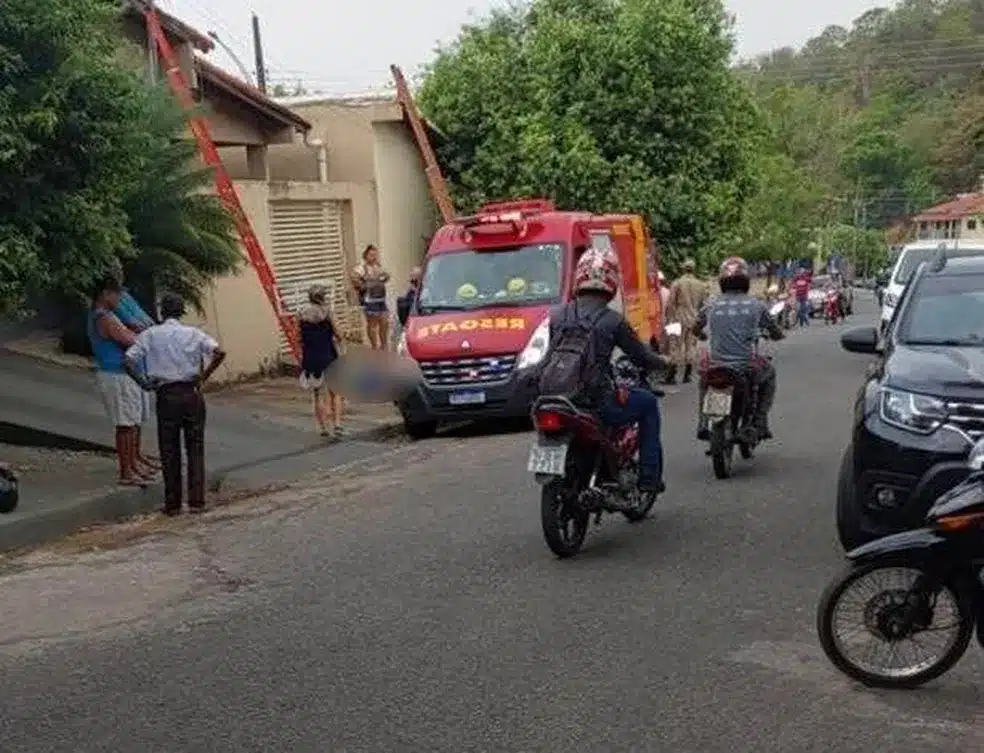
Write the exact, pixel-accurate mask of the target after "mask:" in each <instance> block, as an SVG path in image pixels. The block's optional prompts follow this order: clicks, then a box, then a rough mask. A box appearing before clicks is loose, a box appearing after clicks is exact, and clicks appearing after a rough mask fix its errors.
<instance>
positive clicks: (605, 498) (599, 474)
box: [527, 356, 663, 559]
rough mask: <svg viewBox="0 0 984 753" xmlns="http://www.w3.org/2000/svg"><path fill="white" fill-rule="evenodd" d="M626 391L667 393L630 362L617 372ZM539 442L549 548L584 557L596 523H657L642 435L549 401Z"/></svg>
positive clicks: (538, 406)
mask: <svg viewBox="0 0 984 753" xmlns="http://www.w3.org/2000/svg"><path fill="white" fill-rule="evenodd" d="M614 371H615V376H616V382H617V383H618V384H619V386H629V385H632V386H642V387H645V388H647V389H651V390H652V391H653V392H654V393H656V394H657V395H662V394H663V393H662V392H661V391H660V390H659V389H656V388H654V387H652V386H651V382H650V381H649V380H647V379H644V378H643V377H642V375H641V374H640V373H639V372H638V370H637V369H635V367H633V366H632V364H631V362H629V360H628V358H626V357H625V356H622V357H620V358H619V359H618V360H617V361H616V362H615V364H614ZM532 414H533V424H534V426H535V428H536V432H537V435H536V439H535V440H534V442H533V445H532V447H531V448H530V455H529V462H528V463H527V470H528V471H529V472H530V473H533V474H534V477H535V479H536V481H537V483H538V484H540V485H541V487H542V490H541V493H540V522H541V525H542V527H543V537H544V539H545V540H546V543H547V546H548V547H549V548H550V551H552V552H553V553H554V554H555V555H557V556H558V557H560V558H562V559H564V558H568V557H573V556H574V555H575V554H577V553H578V552H579V551H580V550H581V546H582V545H583V543H584V539H585V536H586V535H587V532H588V526H589V524H590V522H591V516H592V515H594V516H595V524H596V525H597V524H598V523H600V522H601V519H602V516H603V515H604V514H605V513H616V514H621V515H623V516H624V517H625V518H626V519H628V520H629V521H630V522H632V523H638V522H640V521H642V520H644V519H645V518H646V516H647V515H649V512H650V510H652V507H653V505H654V504H655V502H656V497H657V494H656V493H655V492H640V491H639V489H638V488H637V484H638V480H639V428H638V427H637V426H635V425H630V426H626V427H623V428H620V429H609V428H607V427H605V426H603V425H602V424H601V422H600V421H599V420H598V418H597V417H596V416H595V415H594V414H592V413H590V412H588V411H585V410H583V409H582V408H579V407H577V406H576V405H574V404H573V403H572V402H571V401H570V400H568V399H567V398H564V397H551V396H543V397H540V398H538V399H537V400H536V401H535V402H534V403H533V408H532Z"/></svg>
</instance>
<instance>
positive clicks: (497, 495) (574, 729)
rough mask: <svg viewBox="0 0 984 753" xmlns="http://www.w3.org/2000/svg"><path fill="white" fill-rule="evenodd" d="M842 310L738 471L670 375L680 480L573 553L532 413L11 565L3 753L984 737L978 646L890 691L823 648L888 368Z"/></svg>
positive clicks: (716, 746)
mask: <svg viewBox="0 0 984 753" xmlns="http://www.w3.org/2000/svg"><path fill="white" fill-rule="evenodd" d="M867 312H868V313H859V314H858V315H856V316H855V320H862V319H869V318H873V313H872V312H873V309H872V308H871V307H870V305H869V306H868V307H867ZM842 329H843V328H842V327H824V325H823V324H822V323H821V324H819V325H814V326H813V327H812V328H811V329H810V330H807V331H803V332H796V333H794V334H792V336H791V337H790V338H789V339H788V340H787V341H786V342H784V343H782V344H781V345H780V346H779V352H778V356H777V363H778V368H779V377H780V387H779V397H778V404H777V409H776V412H775V416H774V425H775V429H776V432H777V435H778V436H779V439H778V440H777V441H776V442H775V443H773V444H772V445H771V446H768V447H763V448H762V449H761V451H760V453H759V455H758V457H756V458H755V459H754V461H752V462H751V463H749V464H747V466H745V467H742V468H741V470H740V473H739V475H738V476H737V477H736V478H734V479H732V480H730V481H727V482H721V481H716V480H714V479H713V478H712V474H711V470H710V464H709V461H708V459H707V458H706V457H705V456H704V454H703V449H702V447H701V446H699V445H698V444H697V443H696V442H695V441H693V439H692V432H693V416H692V410H693V406H694V402H695V400H694V398H693V395H692V390H691V389H690V388H686V389H685V390H684V391H682V392H680V393H677V394H674V395H670V396H668V398H667V400H666V402H665V441H666V444H667V460H668V472H667V481H668V484H669V490H668V493H667V495H666V497H665V498H664V499H663V500H661V502H660V503H659V505H658V508H657V509H656V510H655V513H654V515H653V517H652V519H651V520H649V521H647V522H646V523H643V524H642V525H639V526H631V525H629V524H627V523H625V522H621V521H616V520H615V519H614V518H612V519H611V521H610V522H608V523H606V524H604V525H603V526H602V527H601V528H599V529H596V530H595V531H594V532H593V533H592V534H591V535H590V538H589V541H588V544H587V547H586V549H585V551H584V552H583V554H582V555H581V556H580V557H578V558H577V559H575V560H572V561H566V562H560V561H557V560H555V559H554V558H553V557H552V556H551V555H550V554H549V552H548V551H547V549H546V547H545V546H544V544H543V542H542V540H541V536H540V531H539V522H538V514H537V489H536V487H535V486H534V484H533V483H532V482H531V481H530V480H529V479H528V478H527V477H526V474H525V472H524V461H525V453H526V451H527V445H528V435H526V434H519V433H513V434H500V435H495V436H481V435H468V434H458V435H456V436H453V437H445V438H441V439H437V440H434V441H432V442H426V443H422V444H418V445H413V446H410V447H393V446H381V447H380V451H379V455H378V457H376V458H375V459H374V460H371V461H366V462H361V463H355V464H353V465H351V466H350V467H349V468H348V469H347V470H346V471H345V472H343V473H340V474H336V475H335V476H333V477H332V478H330V479H321V480H310V481H308V482H307V483H305V484H303V485H301V486H300V487H298V488H295V489H291V490H286V491H283V492H280V493H278V494H276V495H273V496H272V497H270V498H266V499H263V500H257V501H254V502H250V503H243V505H241V506H240V507H237V508H236V509H234V510H227V511H223V512H218V513H214V514H212V515H210V516H209V517H208V518H206V519H204V520H198V521H196V522H194V523H191V524H182V525H178V524H175V525H174V526H172V527H170V528H162V529H161V535H160V536H157V537H153V538H148V539H144V540H142V541H138V542H136V543H131V544H129V545H127V546H122V547H118V548H116V547H114V546H110V545H107V548H106V549H105V550H104V551H100V552H95V553H89V554H79V553H77V552H76V551H75V550H73V549H72V548H71V546H69V545H66V546H64V547H58V548H53V549H51V550H49V551H47V552H40V553H37V554H34V555H31V556H30V557H28V558H27V559H25V560H23V561H22V562H21V563H20V565H19V566H17V567H10V568H8V571H7V572H6V574H5V575H4V577H3V578H2V580H0V599H2V603H3V604H4V609H3V614H2V615H0V677H2V680H0V683H2V688H3V695H2V699H0V700H2V706H0V708H2V714H0V740H2V748H3V750H4V751H11V752H12V753H13V752H14V751H17V752H22V751H23V752H31V753H34V752H38V753H40V751H64V752H65V753H80V752H82V751H126V752H129V751H134V752H138V751H139V752H140V753H156V752H157V751H161V752H162V753H163V752H165V751H167V752H168V753H175V752H176V751H239V752H242V751H298V752H302V751H303V752H307V751H311V752H312V753H362V752H364V751H365V752H368V751H371V752H373V753H383V752H389V751H410V752H416V751H420V753H445V752H446V753H466V752H470V751H475V752H479V751H481V752H486V751H503V752H510V753H512V752H516V753H519V752H522V753H529V752H532V751H549V752H551V753H552V752H553V751H570V750H576V751H578V752H579V753H589V752H595V751H597V752H598V753H614V752H622V751H626V752H633V753H634V752H635V751H640V752H641V751H672V752H673V753H737V752H739V751H755V752H756V753H772V752H774V753H811V752H813V751H816V752H817V753H820V752H821V751H822V752H823V753H831V752H836V753H851V752H853V751H858V752H860V751H864V752H865V753H869V751H872V750H878V749H890V750H892V751H893V753H916V752H917V751H918V753H936V752H939V753H943V751H946V753H961V752H963V751H967V752H970V751H975V752H977V751H980V750H981V749H982V746H984V713H982V712H981V705H982V700H984V698H982V695H984V694H982V684H981V682H980V679H979V678H980V676H981V670H982V669H984V665H982V663H981V661H980V658H979V655H978V654H979V649H977V648H976V646H972V647H971V650H970V652H969V653H968V655H967V657H965V659H964V660H963V661H962V662H961V664H960V665H959V666H958V667H957V668H956V670H954V671H953V672H951V673H950V674H949V675H947V676H946V677H944V678H943V679H942V680H940V681H938V682H937V683H935V684H933V685H932V686H929V687H927V688H925V689H923V690H921V691H917V692H910V693H895V694H891V693H880V692H872V691H868V690H864V689H860V688H858V687H855V686H853V685H851V684H850V683H849V682H848V681H846V680H844V679H843V678H841V677H840V676H839V675H838V674H837V673H836V672H835V671H834V670H833V669H831V668H830V667H829V666H828V665H827V663H826V661H825V660H824V659H823V657H822V655H821V653H820V651H819V648H818V646H817V642H816V638H815V633H814V628H813V619H814V607H815V604H816V599H817V596H818V594H819V592H820V590H821V589H822V587H823V585H824V583H825V581H826V580H827V579H828V578H829V577H830V576H831V575H832V574H833V573H834V572H836V570H837V569H838V567H839V566H840V564H841V555H840V553H839V550H838V548H837V546H836V543H835V538H834V531H833V521H832V504H833V499H832V497H833V487H834V480H835V474H836V470H837V464H838V460H839V457H840V453H841V452H842V450H843V447H844V444H845V441H846V440H847V437H848V426H849V417H850V410H851V404H852V401H853V396H854V391H855V389H856V387H857V385H858V383H859V381H860V379H861V376H862V374H863V371H864V368H865V365H866V361H865V359H864V358H859V357H855V356H849V355H847V354H845V353H842V352H841V351H840V349H839V347H838V345H837V335H838V333H839V332H840V331H841V330H842Z"/></svg>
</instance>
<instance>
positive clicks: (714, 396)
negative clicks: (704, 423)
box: [704, 389, 731, 418]
mask: <svg viewBox="0 0 984 753" xmlns="http://www.w3.org/2000/svg"><path fill="white" fill-rule="evenodd" d="M704 415H705V416H713V417H715V418H723V417H724V416H730V415H731V390H712V389H709V390H708V391H707V394H705V395H704Z"/></svg>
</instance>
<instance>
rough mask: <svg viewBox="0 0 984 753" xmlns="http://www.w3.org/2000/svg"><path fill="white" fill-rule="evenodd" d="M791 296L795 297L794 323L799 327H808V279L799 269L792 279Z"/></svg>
mask: <svg viewBox="0 0 984 753" xmlns="http://www.w3.org/2000/svg"><path fill="white" fill-rule="evenodd" d="M791 287H792V289H793V295H794V296H796V311H797V317H796V321H797V323H798V324H799V326H801V327H809V326H810V278H809V277H808V276H807V274H806V270H805V269H801V270H800V271H799V273H798V274H797V275H796V277H794V278H793V284H792V286H791Z"/></svg>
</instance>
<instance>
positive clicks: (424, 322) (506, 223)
mask: <svg viewBox="0 0 984 753" xmlns="http://www.w3.org/2000/svg"><path fill="white" fill-rule="evenodd" d="M590 247H599V248H612V249H614V250H615V251H616V252H617V253H618V257H619V261H620V262H621V269H622V286H621V290H620V293H619V295H618V296H617V297H616V298H615V299H614V300H613V301H612V304H611V305H612V307H613V308H615V309H617V310H619V311H621V312H622V313H623V314H624V315H625V317H626V319H627V320H628V321H629V323H630V324H631V325H632V326H633V328H634V329H635V330H636V332H637V333H638V335H639V337H640V338H641V339H642V340H643V342H653V341H654V339H655V338H654V336H655V335H657V333H659V332H660V331H661V327H660V317H661V312H660V310H659V301H660V297H659V289H658V284H659V283H658V279H657V272H658V270H657V269H656V268H655V267H656V264H657V263H658V261H657V257H656V254H655V253H654V248H653V246H652V244H651V243H650V239H649V235H648V232H647V231H646V227H645V225H644V223H643V221H642V218H641V217H638V216H635V215H593V214H589V213H585V212H563V211H557V209H556V207H555V206H554V204H553V202H551V201H547V200H532V201H519V202H506V203H499V204H488V205H486V206H484V207H482V209H481V210H480V211H479V212H478V214H476V215H474V216H472V217H463V218H460V219H457V220H455V221H454V222H452V223H450V224H448V225H445V226H444V227H442V228H441V229H440V230H439V231H438V232H437V233H436V234H435V235H434V237H433V239H432V240H431V245H430V249H429V250H428V252H427V257H426V259H425V263H424V269H423V277H422V278H421V286H420V295H419V297H418V300H417V303H416V305H415V306H414V308H413V310H412V312H411V314H410V318H409V319H408V320H407V325H406V328H405V331H404V333H403V335H402V336H401V338H400V342H399V345H398V348H397V349H398V352H399V353H400V354H401V355H404V356H407V357H410V358H412V359H413V360H414V361H416V362H417V364H418V365H419V366H420V370H421V372H422V375H423V381H422V383H421V384H420V385H419V386H418V387H417V388H416V390H415V391H414V392H413V393H411V394H410V395H408V396H407V397H406V398H404V399H403V400H402V401H401V402H400V403H399V404H398V406H399V409H400V412H401V413H402V415H403V420H404V424H405V426H406V430H407V433H408V434H409V435H410V436H411V437H413V438H415V439H420V438H424V437H427V436H430V435H432V434H433V433H434V431H435V430H436V429H437V426H438V424H439V423H441V422H452V421H469V420H478V419H486V418H514V417H520V416H525V415H527V414H528V413H529V409H530V405H531V403H532V401H533V399H534V398H535V397H536V385H535V383H534V381H533V379H532V378H531V377H530V376H529V375H528V372H526V373H524V374H522V375H521V372H522V371H523V370H524V369H528V367H530V366H533V365H535V364H537V363H538V362H539V361H540V360H542V359H543V356H544V355H545V353H546V348H547V344H548V342H549V339H550V333H549V324H548V314H549V311H550V308H551V307H552V306H554V305H556V304H559V303H563V302H566V301H569V300H570V299H571V298H572V296H573V291H572V280H573V273H574V265H575V263H576V262H577V259H578V258H579V257H580V255H581V254H582V253H584V251H585V250H587V249H588V248H590Z"/></svg>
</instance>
